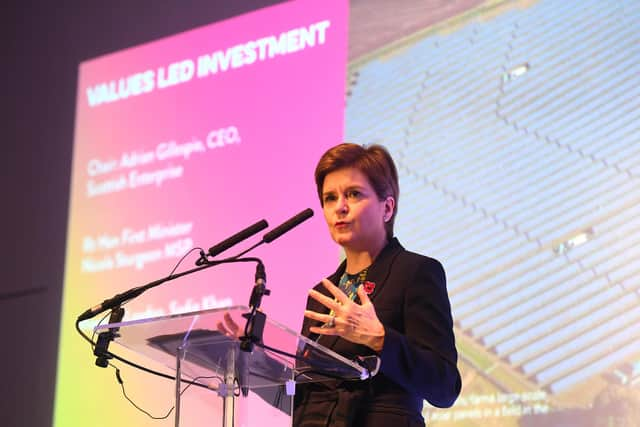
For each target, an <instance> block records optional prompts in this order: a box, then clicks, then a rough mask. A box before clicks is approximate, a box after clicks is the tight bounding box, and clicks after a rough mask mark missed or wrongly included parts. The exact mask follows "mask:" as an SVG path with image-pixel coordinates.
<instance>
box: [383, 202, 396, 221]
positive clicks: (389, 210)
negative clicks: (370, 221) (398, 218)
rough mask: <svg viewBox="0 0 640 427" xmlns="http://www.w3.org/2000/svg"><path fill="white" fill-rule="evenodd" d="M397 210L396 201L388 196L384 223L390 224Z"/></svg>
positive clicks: (385, 204) (385, 203)
mask: <svg viewBox="0 0 640 427" xmlns="http://www.w3.org/2000/svg"><path fill="white" fill-rule="evenodd" d="M395 209H396V201H395V199H394V198H393V197H391V196H387V198H386V199H385V200H384V217H383V219H384V222H389V221H391V218H393V213H394V212H395Z"/></svg>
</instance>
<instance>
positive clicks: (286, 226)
mask: <svg viewBox="0 0 640 427" xmlns="http://www.w3.org/2000/svg"><path fill="white" fill-rule="evenodd" d="M312 216H313V210H312V209H311V208H307V209H305V210H303V211H302V212H300V213H299V214H297V215H296V216H294V217H292V218H291V219H289V220H287V221H285V222H284V223H282V224H281V225H279V226H277V227H276V228H274V229H273V230H271V231H270V232H268V233H267V234H265V235H264V237H263V238H262V241H263V242H265V243H271V242H273V241H274V240H276V239H277V238H278V237H280V236H282V235H283V234H284V233H286V232H287V231H289V230H291V229H292V228H293V227H296V226H297V225H299V224H301V223H303V222H304V221H306V220H308V219H309V218H311V217H312Z"/></svg>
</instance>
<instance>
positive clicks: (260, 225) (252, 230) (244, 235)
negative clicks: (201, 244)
mask: <svg viewBox="0 0 640 427" xmlns="http://www.w3.org/2000/svg"><path fill="white" fill-rule="evenodd" d="M268 226H269V224H267V221H265V220H264V219H262V220H260V221H258V222H256V223H255V224H253V225H250V226H249V227H247V228H245V229H244V230H242V231H240V232H238V233H236V234H234V235H233V236H231V237H229V238H228V239H226V240H225V241H223V242H220V243H218V244H217V245H215V246H212V247H210V248H209V252H208V253H209V256H210V257H214V256H216V255H218V254H219V253H221V252H224V251H226V250H227V249H229V248H230V247H232V246H235V245H237V244H238V243H240V242H242V241H243V240H245V239H248V238H249V237H251V236H253V235H254V234H256V233H258V232H259V231H262V230H264V229H265V228H267V227H268Z"/></svg>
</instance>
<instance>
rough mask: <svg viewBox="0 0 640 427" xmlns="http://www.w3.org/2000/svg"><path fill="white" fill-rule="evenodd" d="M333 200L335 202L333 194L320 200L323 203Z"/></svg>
mask: <svg viewBox="0 0 640 427" xmlns="http://www.w3.org/2000/svg"><path fill="white" fill-rule="evenodd" d="M335 200H336V195H335V194H326V195H325V196H324V198H323V199H322V201H323V202H324V203H329V202H334V201H335Z"/></svg>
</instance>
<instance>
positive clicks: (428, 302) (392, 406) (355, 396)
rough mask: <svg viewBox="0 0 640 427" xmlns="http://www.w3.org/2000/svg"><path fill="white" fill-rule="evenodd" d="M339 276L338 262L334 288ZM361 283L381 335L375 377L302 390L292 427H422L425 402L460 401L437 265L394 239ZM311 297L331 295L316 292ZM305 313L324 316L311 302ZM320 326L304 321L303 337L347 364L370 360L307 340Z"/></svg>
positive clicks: (360, 349)
mask: <svg viewBox="0 0 640 427" xmlns="http://www.w3.org/2000/svg"><path fill="white" fill-rule="evenodd" d="M344 271H345V263H344V262H343V263H342V264H341V265H340V267H339V268H338V270H337V271H336V272H335V273H334V274H333V275H331V276H329V280H331V281H332V282H333V283H334V284H337V283H338V281H339V279H340V276H341V275H342V274H343V273H344ZM367 281H370V282H373V283H375V288H374V290H373V292H372V293H371V294H370V295H369V298H370V299H371V301H372V303H373V305H374V307H375V310H376V314H377V315H378V318H379V319H380V321H381V322H382V324H383V325H384V328H385V339H384V346H383V349H382V351H381V352H380V353H379V356H380V359H381V365H380V372H379V373H378V375H376V376H375V377H374V378H372V379H370V380H366V381H363V382H343V381H332V382H329V383H320V384H300V385H299V386H298V389H297V391H296V396H295V401H294V422H293V425H294V426H321V425H331V426H340V425H344V426H367V427H373V426H382V425H390V424H389V423H395V424H394V425H395V426H400V425H422V424H423V423H424V421H423V419H422V415H421V412H422V403H423V399H426V400H427V401H428V402H429V403H431V404H432V405H434V406H437V407H449V406H451V405H453V403H454V402H455V400H456V398H457V397H458V395H459V394H460V387H461V379H460V374H459V372H458V368H457V358H458V354H457V351H456V347H455V339H454V335H453V321H452V318H451V306H450V303H449V297H448V295H447V289H446V278H445V273H444V270H443V268H442V265H441V264H440V263H439V262H438V261H437V260H435V259H432V258H428V257H425V256H422V255H419V254H415V253H412V252H409V251H407V250H405V249H404V248H403V247H402V245H400V243H399V242H398V240H397V239H393V240H392V241H391V242H390V243H389V244H387V246H385V248H384V249H383V250H382V252H381V253H380V254H379V256H378V257H377V258H376V260H375V261H374V263H373V264H372V265H371V266H370V267H369V270H368V274H367ZM315 289H316V290H317V291H319V292H322V293H323V294H325V295H329V293H328V291H327V290H326V289H325V288H324V286H322V284H318V285H316V287H315ZM329 296H331V295H329ZM307 309H308V310H313V311H317V312H320V313H326V312H328V309H326V308H325V307H324V306H323V305H321V304H320V303H318V302H316V301H315V300H313V299H311V298H309V299H308V300H307ZM319 325H320V324H319V322H316V321H314V320H310V319H306V318H305V320H304V323H303V325H302V334H303V335H305V336H308V337H309V338H311V339H314V340H316V339H317V340H318V342H319V343H320V344H322V345H324V346H325V347H328V348H330V349H332V350H333V351H335V352H337V353H339V354H342V355H343V356H346V357H347V358H354V357H355V356H358V355H360V356H364V355H372V354H375V353H374V352H373V350H371V349H369V348H368V347H365V346H362V345H358V344H354V343H351V342H349V341H347V340H344V339H342V338H339V337H334V336H322V337H319V338H318V335H317V334H311V333H310V332H309V327H311V326H319Z"/></svg>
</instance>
